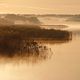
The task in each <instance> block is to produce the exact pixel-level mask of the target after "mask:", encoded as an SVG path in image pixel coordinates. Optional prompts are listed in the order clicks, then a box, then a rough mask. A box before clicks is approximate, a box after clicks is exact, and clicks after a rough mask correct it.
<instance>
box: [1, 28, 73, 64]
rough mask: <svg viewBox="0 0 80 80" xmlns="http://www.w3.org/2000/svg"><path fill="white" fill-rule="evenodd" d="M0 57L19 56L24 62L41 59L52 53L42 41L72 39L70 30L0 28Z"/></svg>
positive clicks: (11, 57) (62, 41) (57, 41)
mask: <svg viewBox="0 0 80 80" xmlns="http://www.w3.org/2000/svg"><path fill="white" fill-rule="evenodd" d="M0 31H1V32H0V57H1V58H6V59H8V58H9V59H10V61H11V60H12V59H13V58H15V59H14V60H15V61H16V60H17V59H19V58H20V60H25V61H26V62H27V61H28V62H34V63H36V62H37V61H43V60H46V59H49V58H50V57H51V55H52V51H51V49H49V48H48V47H47V46H45V45H44V43H46V44H47V43H51V42H52V43H53V44H54V43H64V42H68V41H70V40H71V39H72V36H71V35H72V34H71V32H68V31H61V30H52V29H51V30H47V29H35V28H25V29H24V28H15V27H14V28H13V27H12V28H11V27H7V28H2V27H1V28H0Z"/></svg>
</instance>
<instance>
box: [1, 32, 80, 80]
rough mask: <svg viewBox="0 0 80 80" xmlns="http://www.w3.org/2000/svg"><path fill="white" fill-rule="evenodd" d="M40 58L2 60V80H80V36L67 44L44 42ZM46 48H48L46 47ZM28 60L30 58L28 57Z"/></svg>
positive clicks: (74, 36)
mask: <svg viewBox="0 0 80 80" xmlns="http://www.w3.org/2000/svg"><path fill="white" fill-rule="evenodd" d="M41 45H44V48H45V50H44V48H43V49H41V52H40V53H39V54H42V55H40V56H38V57H37V56H35V55H34V56H32V58H30V59H26V58H24V59H22V60H20V58H17V59H18V60H17V59H16V58H15V59H3V58H1V60H0V79H1V80H5V79H6V80H44V79H45V80H80V34H79V33H77V32H76V33H73V35H72V40H70V41H67V42H61V43H58V42H55V41H54V42H52V43H49V42H48V43H46V42H43V43H42V44H41ZM45 46H46V47H45ZM33 52H34V51H33ZM27 58H28V57H27Z"/></svg>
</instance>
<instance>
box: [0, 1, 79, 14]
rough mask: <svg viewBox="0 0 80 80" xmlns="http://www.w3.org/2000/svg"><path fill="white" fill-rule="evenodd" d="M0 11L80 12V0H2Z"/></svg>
mask: <svg viewBox="0 0 80 80" xmlns="http://www.w3.org/2000/svg"><path fill="white" fill-rule="evenodd" d="M0 13H31V14H32V13H36V14H38V13H39V14H40V13H41V14H43V13H60V14H64V13H67V14H79V13H80V0H0Z"/></svg>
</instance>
